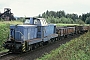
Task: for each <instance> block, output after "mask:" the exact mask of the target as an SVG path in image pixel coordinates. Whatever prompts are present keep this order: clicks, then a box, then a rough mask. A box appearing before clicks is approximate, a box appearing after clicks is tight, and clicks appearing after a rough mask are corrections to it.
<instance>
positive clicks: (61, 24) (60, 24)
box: [57, 23, 89, 26]
mask: <svg viewBox="0 0 90 60" xmlns="http://www.w3.org/2000/svg"><path fill="white" fill-rule="evenodd" d="M75 25H77V26H89V24H63V23H58V24H57V26H75Z"/></svg>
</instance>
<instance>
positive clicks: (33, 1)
mask: <svg viewBox="0 0 90 60" xmlns="http://www.w3.org/2000/svg"><path fill="white" fill-rule="evenodd" d="M4 8H11V11H12V13H14V15H15V16H27V17H33V16H37V15H39V14H42V13H43V12H46V11H47V10H49V11H51V10H52V11H60V10H64V11H65V12H66V13H76V14H78V15H81V14H82V13H87V12H90V0H0V11H1V12H3V10H4Z"/></svg>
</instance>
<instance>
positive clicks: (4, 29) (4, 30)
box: [0, 24, 10, 51]
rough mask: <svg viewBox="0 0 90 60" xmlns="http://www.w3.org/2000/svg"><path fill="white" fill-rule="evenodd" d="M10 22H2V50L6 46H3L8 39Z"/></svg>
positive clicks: (0, 34)
mask: <svg viewBox="0 0 90 60" xmlns="http://www.w3.org/2000/svg"><path fill="white" fill-rule="evenodd" d="M9 26H10V25H9V24H1V25H0V51H2V50H3V49H4V48H3V47H2V45H3V42H4V41H6V39H7V37H8V34H9Z"/></svg>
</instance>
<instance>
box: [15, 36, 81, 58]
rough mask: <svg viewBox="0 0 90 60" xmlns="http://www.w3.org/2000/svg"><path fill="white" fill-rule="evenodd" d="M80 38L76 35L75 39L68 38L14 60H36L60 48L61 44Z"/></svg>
mask: <svg viewBox="0 0 90 60" xmlns="http://www.w3.org/2000/svg"><path fill="white" fill-rule="evenodd" d="M79 36H80V35H75V36H74V37H68V38H65V39H62V40H60V41H56V42H55V43H52V44H48V45H46V46H44V47H41V48H38V49H35V50H34V51H31V52H28V53H26V54H23V55H21V56H20V57H17V58H15V59H14V60H36V58H39V57H41V56H43V55H44V54H45V53H49V52H50V51H51V50H54V49H56V48H58V47H59V46H60V45H61V44H65V43H66V42H68V41H70V40H71V39H73V38H77V37H79Z"/></svg>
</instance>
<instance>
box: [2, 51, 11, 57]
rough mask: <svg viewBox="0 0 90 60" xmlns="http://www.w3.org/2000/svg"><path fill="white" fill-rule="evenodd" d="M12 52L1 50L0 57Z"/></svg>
mask: <svg viewBox="0 0 90 60" xmlns="http://www.w3.org/2000/svg"><path fill="white" fill-rule="evenodd" d="M11 53H12V52H3V53H0V58H1V57H4V56H6V55H9V54H11Z"/></svg>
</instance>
